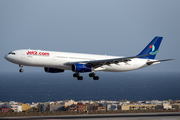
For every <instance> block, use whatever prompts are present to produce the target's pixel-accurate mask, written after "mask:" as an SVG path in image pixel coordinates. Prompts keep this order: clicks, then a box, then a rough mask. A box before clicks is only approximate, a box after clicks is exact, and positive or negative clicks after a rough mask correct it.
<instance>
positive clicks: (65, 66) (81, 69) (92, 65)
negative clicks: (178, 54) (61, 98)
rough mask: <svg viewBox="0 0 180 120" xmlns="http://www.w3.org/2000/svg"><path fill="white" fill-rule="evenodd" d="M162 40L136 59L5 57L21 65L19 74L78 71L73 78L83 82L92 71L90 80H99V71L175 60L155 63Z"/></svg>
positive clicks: (25, 52)
mask: <svg viewBox="0 0 180 120" xmlns="http://www.w3.org/2000/svg"><path fill="white" fill-rule="evenodd" d="M162 39H163V37H158V36H156V37H155V38H154V39H153V40H152V41H151V42H150V43H149V44H148V45H147V46H146V47H145V48H144V49H143V50H142V52H140V53H139V54H138V55H136V56H132V57H123V56H107V55H95V54H83V53H70V52H56V51H44V50H31V49H21V50H15V51H12V52H9V54H7V55H5V56H4V58H5V59H6V60H8V61H10V62H12V63H15V64H18V65H19V67H20V69H19V72H23V71H24V70H23V69H22V67H23V66H35V67H44V71H45V72H47V73H61V72H64V71H65V70H71V71H73V72H74V74H73V77H75V78H77V79H78V80H83V77H82V76H80V73H85V72H90V73H89V77H92V78H93V79H94V80H99V76H96V74H95V72H96V71H106V72H125V71H131V70H136V69H140V68H144V67H147V66H151V65H154V64H158V63H160V62H163V61H169V60H173V59H165V60H155V57H156V54H157V53H158V51H159V46H160V44H161V41H162Z"/></svg>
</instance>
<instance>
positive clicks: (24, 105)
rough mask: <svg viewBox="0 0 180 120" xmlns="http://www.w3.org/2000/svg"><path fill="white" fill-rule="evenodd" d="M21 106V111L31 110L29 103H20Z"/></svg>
mask: <svg viewBox="0 0 180 120" xmlns="http://www.w3.org/2000/svg"><path fill="white" fill-rule="evenodd" d="M21 106H22V111H31V105H27V104H23V103H22V104H21Z"/></svg>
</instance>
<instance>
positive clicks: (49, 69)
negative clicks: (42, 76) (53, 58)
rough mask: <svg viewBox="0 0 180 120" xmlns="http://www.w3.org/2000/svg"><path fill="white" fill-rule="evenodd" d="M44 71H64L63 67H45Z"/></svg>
mask: <svg viewBox="0 0 180 120" xmlns="http://www.w3.org/2000/svg"><path fill="white" fill-rule="evenodd" d="M44 71H45V72H47V73H60V72H64V70H63V69H58V68H49V67H44Z"/></svg>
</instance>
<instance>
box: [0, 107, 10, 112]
mask: <svg viewBox="0 0 180 120" xmlns="http://www.w3.org/2000/svg"><path fill="white" fill-rule="evenodd" d="M9 111H10V108H4V107H2V108H0V113H7V112H9Z"/></svg>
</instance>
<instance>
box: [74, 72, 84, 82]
mask: <svg viewBox="0 0 180 120" xmlns="http://www.w3.org/2000/svg"><path fill="white" fill-rule="evenodd" d="M73 77H77V79H78V80H83V77H82V76H79V73H74V74H73Z"/></svg>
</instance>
